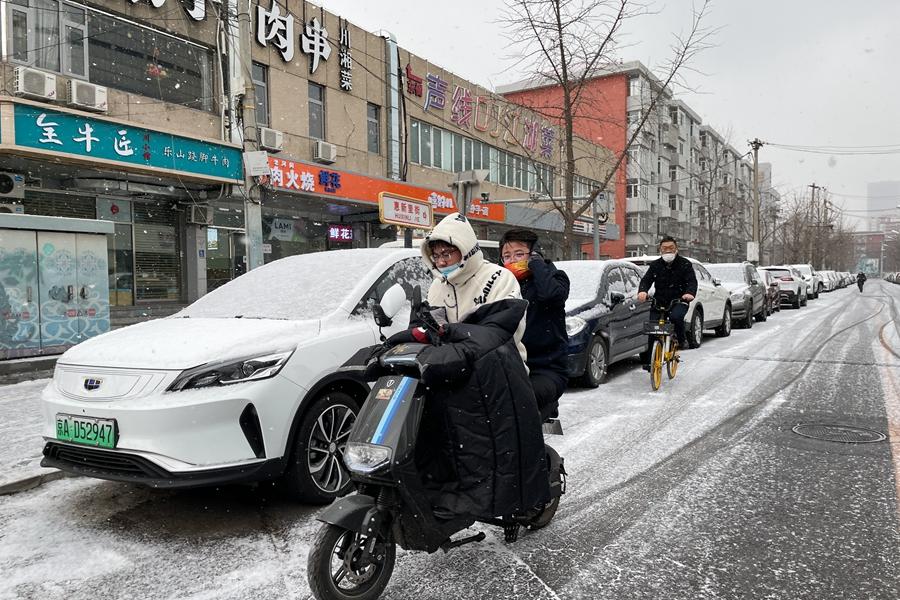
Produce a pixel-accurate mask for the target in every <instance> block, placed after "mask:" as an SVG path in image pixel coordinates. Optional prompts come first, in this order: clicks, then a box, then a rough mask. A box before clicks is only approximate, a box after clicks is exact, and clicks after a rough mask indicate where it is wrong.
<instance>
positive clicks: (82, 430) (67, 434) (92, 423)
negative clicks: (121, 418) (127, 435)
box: [56, 414, 119, 448]
mask: <svg viewBox="0 0 900 600" xmlns="http://www.w3.org/2000/svg"><path fill="white" fill-rule="evenodd" d="M56 439H58V440H61V441H64V442H75V443H76V444H85V445H87V446H97V447H99V448H115V447H116V442H118V440H119V429H118V427H117V426H116V421H115V419H95V418H94V417H76V416H75V415H63V414H58V415H56Z"/></svg>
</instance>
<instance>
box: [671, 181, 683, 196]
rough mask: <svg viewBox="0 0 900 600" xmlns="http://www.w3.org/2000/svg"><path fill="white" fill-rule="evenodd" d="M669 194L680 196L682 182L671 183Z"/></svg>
mask: <svg viewBox="0 0 900 600" xmlns="http://www.w3.org/2000/svg"><path fill="white" fill-rule="evenodd" d="M669 193H670V194H680V193H681V182H680V181H677V180H676V181H669Z"/></svg>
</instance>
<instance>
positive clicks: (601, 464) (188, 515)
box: [0, 280, 900, 600]
mask: <svg viewBox="0 0 900 600" xmlns="http://www.w3.org/2000/svg"><path fill="white" fill-rule="evenodd" d="M45 384H46V381H34V382H25V383H20V384H15V385H11V386H6V387H4V388H2V389H0V411H2V416H3V420H2V423H0V431H2V432H3V434H4V444H3V446H2V448H0V459H2V468H3V473H2V478H0V483H2V482H6V481H9V480H11V479H12V478H14V477H21V476H32V475H35V474H39V473H40V472H42V470H41V469H40V468H39V467H38V466H37V463H38V462H39V457H40V452H41V445H42V444H41V440H40V435H39V427H40V420H41V418H40V413H39V410H40V409H39V402H38V396H39V393H40V389H41V387H43V385H45ZM560 415H561V420H562V422H563V427H564V429H565V435H564V436H563V437H554V438H553V439H551V440H550V443H551V444H552V445H553V446H554V447H555V448H556V449H557V450H558V451H559V453H560V454H561V455H562V456H564V457H565V460H566V468H567V471H568V474H569V475H568V492H567V494H566V495H565V496H564V497H563V499H562V503H561V505H560V509H559V512H558V514H557V516H556V518H555V519H554V521H553V522H552V523H551V524H550V525H549V526H548V527H547V528H546V529H543V530H541V531H537V532H525V533H524V534H523V535H522V536H521V537H520V539H519V540H518V541H517V542H516V543H514V544H509V545H507V544H505V543H504V542H503V535H502V531H499V530H497V529H496V528H490V527H487V526H480V527H479V528H480V529H483V530H484V531H486V532H487V534H488V537H487V539H486V540H485V541H484V542H482V543H481V544H471V545H467V546H465V547H463V548H459V549H456V550H453V551H451V552H449V553H447V554H444V553H442V552H438V553H436V554H433V555H427V554H422V553H405V552H402V551H398V558H397V564H396V567H395V571H394V575H393V577H392V579H391V582H390V584H389V585H388V588H387V590H386V591H385V594H384V596H383V597H385V598H395V599H415V600H428V599H432V598H433V599H438V598H441V599H443V598H473V599H474V598H495V599H500V598H504V599H505V598H529V599H532V598H548V599H552V598H610V599H612V598H617V599H618V598H673V599H674V598H678V599H697V598H722V599H734V598H809V599H813V598H815V599H819V598H860V599H862V598H867V599H885V600H889V599H896V598H900V521H898V492H900V470H898V465H900V285H892V284H890V283H885V282H882V281H880V280H872V281H870V282H869V283H868V284H867V286H866V290H865V293H864V294H859V293H858V291H857V290H856V288H855V287H852V288H846V289H842V290H838V291H835V292H832V293H829V294H823V295H821V296H820V298H819V299H818V300H814V301H810V303H809V305H808V306H807V307H805V308H803V309H801V310H790V309H787V308H785V309H783V310H782V311H781V312H779V313H776V314H775V315H774V316H772V317H771V318H770V319H769V320H768V321H767V322H765V323H756V324H754V326H753V328H752V329H749V330H745V329H740V330H738V329H736V330H734V332H733V333H732V335H731V336H730V337H728V338H716V337H712V336H707V337H705V339H704V343H703V345H702V347H701V348H699V349H697V350H691V351H686V352H684V353H683V360H682V364H681V367H680V369H679V371H678V375H677V377H676V378H675V379H674V380H673V381H669V380H667V379H666V380H664V381H663V384H662V387H661V389H660V390H659V391H657V392H653V391H651V388H650V381H649V377H648V375H647V373H645V372H644V371H642V370H641V369H640V367H639V365H638V363H637V361H636V360H635V361H626V362H625V363H621V364H616V365H613V366H612V367H611V369H610V373H609V379H608V381H607V383H605V384H604V385H601V386H600V387H599V388H597V389H578V388H573V389H570V390H569V391H568V392H567V393H566V394H565V396H564V397H563V399H562V401H561V407H560ZM800 423H828V424H842V425H849V426H856V427H862V428H866V429H871V430H874V431H878V432H882V433H884V434H886V435H888V439H887V440H886V441H882V442H875V443H865V444H846V443H836V442H827V441H820V440H816V439H811V438H806V437H802V436H800V435H798V434H796V433H794V432H793V431H792V428H793V427H794V426H796V425H798V424H800ZM892 450H893V453H892ZM892 454H893V455H892ZM318 510H319V508H318V507H308V506H301V505H296V504H293V503H291V502H289V501H288V500H286V499H285V498H283V497H282V496H281V495H280V494H279V493H278V492H277V491H275V490H274V488H272V487H271V486H268V485H266V486H260V487H258V488H253V487H249V486H234V487H225V488H216V489H207V490H186V491H185V490H182V491H171V490H154V489H148V488H144V487H139V486H134V485H129V484H123V483H112V482H106V481H100V480H94V479H88V478H81V477H77V478H76V477H73V478H63V479H59V480H55V481H49V482H47V483H45V484H43V485H41V486H39V487H37V488H35V489H32V490H28V491H24V492H19V493H15V494H9V495H6V496H2V497H0V571H2V573H3V577H2V580H0V598H40V599H42V600H43V599H55V598H60V599H62V598H65V599H67V600H71V599H78V598H90V599H91V600H101V599H105V598H116V599H120V598H135V599H141V600H144V599H148V598H184V599H186V598H193V599H201V598H204V599H205V598H210V599H212V598H247V599H251V598H252V599H265V598H272V599H275V598H278V599H282V598H307V597H309V595H310V591H309V587H308V585H307V581H306V559H307V554H308V552H309V549H310V543H311V540H312V538H313V535H314V533H315V531H316V529H317V528H318V527H319V523H318V522H317V521H316V520H315V515H316V513H317V511H318Z"/></svg>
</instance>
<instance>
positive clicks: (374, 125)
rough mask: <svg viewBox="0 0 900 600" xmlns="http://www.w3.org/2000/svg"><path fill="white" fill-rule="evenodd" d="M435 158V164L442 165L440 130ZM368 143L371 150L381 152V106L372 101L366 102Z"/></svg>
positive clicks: (436, 132)
mask: <svg viewBox="0 0 900 600" xmlns="http://www.w3.org/2000/svg"><path fill="white" fill-rule="evenodd" d="M434 133H435V134H437V135H435V139H434V141H435V144H434V147H435V148H436V151H435V153H434V154H435V158H436V159H437V160H436V161H434V162H435V163H437V164H435V165H434V166H436V167H439V166H441V165H440V157H441V136H440V132H439V131H438V130H435V132H434ZM366 145H367V147H368V150H369V152H371V153H372V154H380V153H381V107H379V106H377V105H375V104H372V103H371V102H369V103H367V104H366Z"/></svg>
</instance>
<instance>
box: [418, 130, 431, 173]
mask: <svg viewBox="0 0 900 600" xmlns="http://www.w3.org/2000/svg"><path fill="white" fill-rule="evenodd" d="M419 127H420V128H421V135H422V150H421V154H420V155H419V159H420V163H421V165H422V166H423V167H430V166H431V149H432V143H431V125H429V124H428V123H422V124H421V125H420V126H419Z"/></svg>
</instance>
